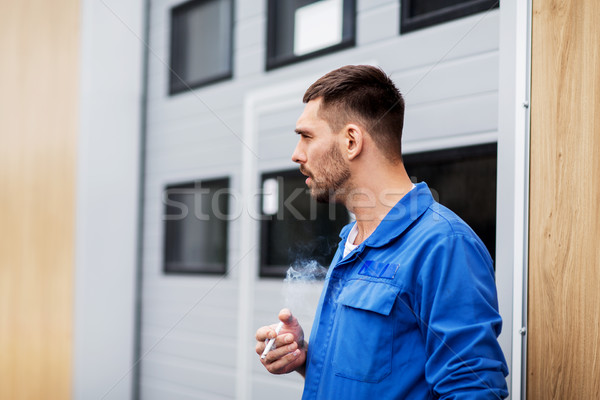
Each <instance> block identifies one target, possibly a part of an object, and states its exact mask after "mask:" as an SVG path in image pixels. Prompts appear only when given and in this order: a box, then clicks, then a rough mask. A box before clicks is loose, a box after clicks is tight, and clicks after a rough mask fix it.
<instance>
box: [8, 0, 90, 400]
mask: <svg viewBox="0 0 600 400" xmlns="http://www.w3.org/2000/svg"><path fill="white" fill-rule="evenodd" d="M78 23H79V2H78V1H75V0H57V1H52V2H47V1H42V0H21V1H2V2H0V53H1V54H2V55H1V58H2V62H1V63H0V88H1V90H0V188H1V189H0V398H2V399H11V400H13V399H17V400H18V399H43V398H49V397H51V398H56V399H68V398H70V392H71V346H72V338H71V336H72V334H71V331H72V308H73V304H72V291H73V289H72V284H73V276H72V275H73V251H74V244H73V239H74V233H73V226H74V212H75V210H74V204H75V202H74V178H75V147H76V131H77V79H78V78H77V77H78V51H79V50H78V43H79V40H78V39H79V38H78V32H79V26H78Z"/></svg>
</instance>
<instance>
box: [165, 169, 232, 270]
mask: <svg viewBox="0 0 600 400" xmlns="http://www.w3.org/2000/svg"><path fill="white" fill-rule="evenodd" d="M230 194H231V193H230V191H229V179H227V178H225V179H215V180H207V181H201V182H192V183H187V184H182V185H172V186H167V187H166V188H165V191H164V193H163V202H164V204H165V215H164V217H163V219H164V221H165V238H164V245H165V246H164V271H165V272H184V273H185V272H187V273H190V272H196V273H215V274H224V273H225V272H226V265H227V229H228V223H227V221H228V220H229V219H230V218H229V197H230Z"/></svg>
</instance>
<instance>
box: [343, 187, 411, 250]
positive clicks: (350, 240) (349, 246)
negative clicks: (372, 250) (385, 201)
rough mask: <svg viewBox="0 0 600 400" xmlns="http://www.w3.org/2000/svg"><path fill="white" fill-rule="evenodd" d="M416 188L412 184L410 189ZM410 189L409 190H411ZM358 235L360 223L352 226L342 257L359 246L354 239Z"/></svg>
mask: <svg viewBox="0 0 600 400" xmlns="http://www.w3.org/2000/svg"><path fill="white" fill-rule="evenodd" d="M414 188H415V185H414V184H413V185H412V188H410V190H413V189H414ZM410 190H409V192H410ZM356 236H358V224H354V226H353V227H352V229H351V230H350V233H349V234H348V239H346V245H345V246H344V256H343V257H342V258H346V256H347V255H348V254H350V253H351V252H352V250H354V249H355V248H357V247H358V246H359V245H360V243H359V244H354V241H355V240H356ZM364 240H367V238H365V239H364Z"/></svg>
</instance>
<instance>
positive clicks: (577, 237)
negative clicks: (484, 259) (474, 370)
mask: <svg viewBox="0 0 600 400" xmlns="http://www.w3.org/2000/svg"><path fill="white" fill-rule="evenodd" d="M599 49H600V2H598V1H597V0H566V1H554V0H533V42H532V99H531V186H530V190H531V196H530V227H531V229H530V248H529V252H530V253H529V254H530V255H529V257H530V258H529V292H528V293H529V315H528V355H527V363H528V364H527V374H528V376H527V395H528V399H598V398H600V380H599V379H598V377H600V289H599V288H600V246H599V240H600V208H599V206H600V186H599V185H598V183H599V182H600V161H599V160H600V50H599Z"/></svg>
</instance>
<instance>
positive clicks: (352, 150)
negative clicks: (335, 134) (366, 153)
mask: <svg viewBox="0 0 600 400" xmlns="http://www.w3.org/2000/svg"><path fill="white" fill-rule="evenodd" d="M344 140H345V141H344V143H345V145H346V149H345V150H346V154H347V157H348V160H349V161H351V160H353V159H355V158H356V157H358V155H359V154H360V153H361V152H362V151H363V145H364V144H365V133H364V132H363V130H362V129H361V128H360V127H359V126H358V125H354V124H348V125H346V127H345V128H344Z"/></svg>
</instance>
